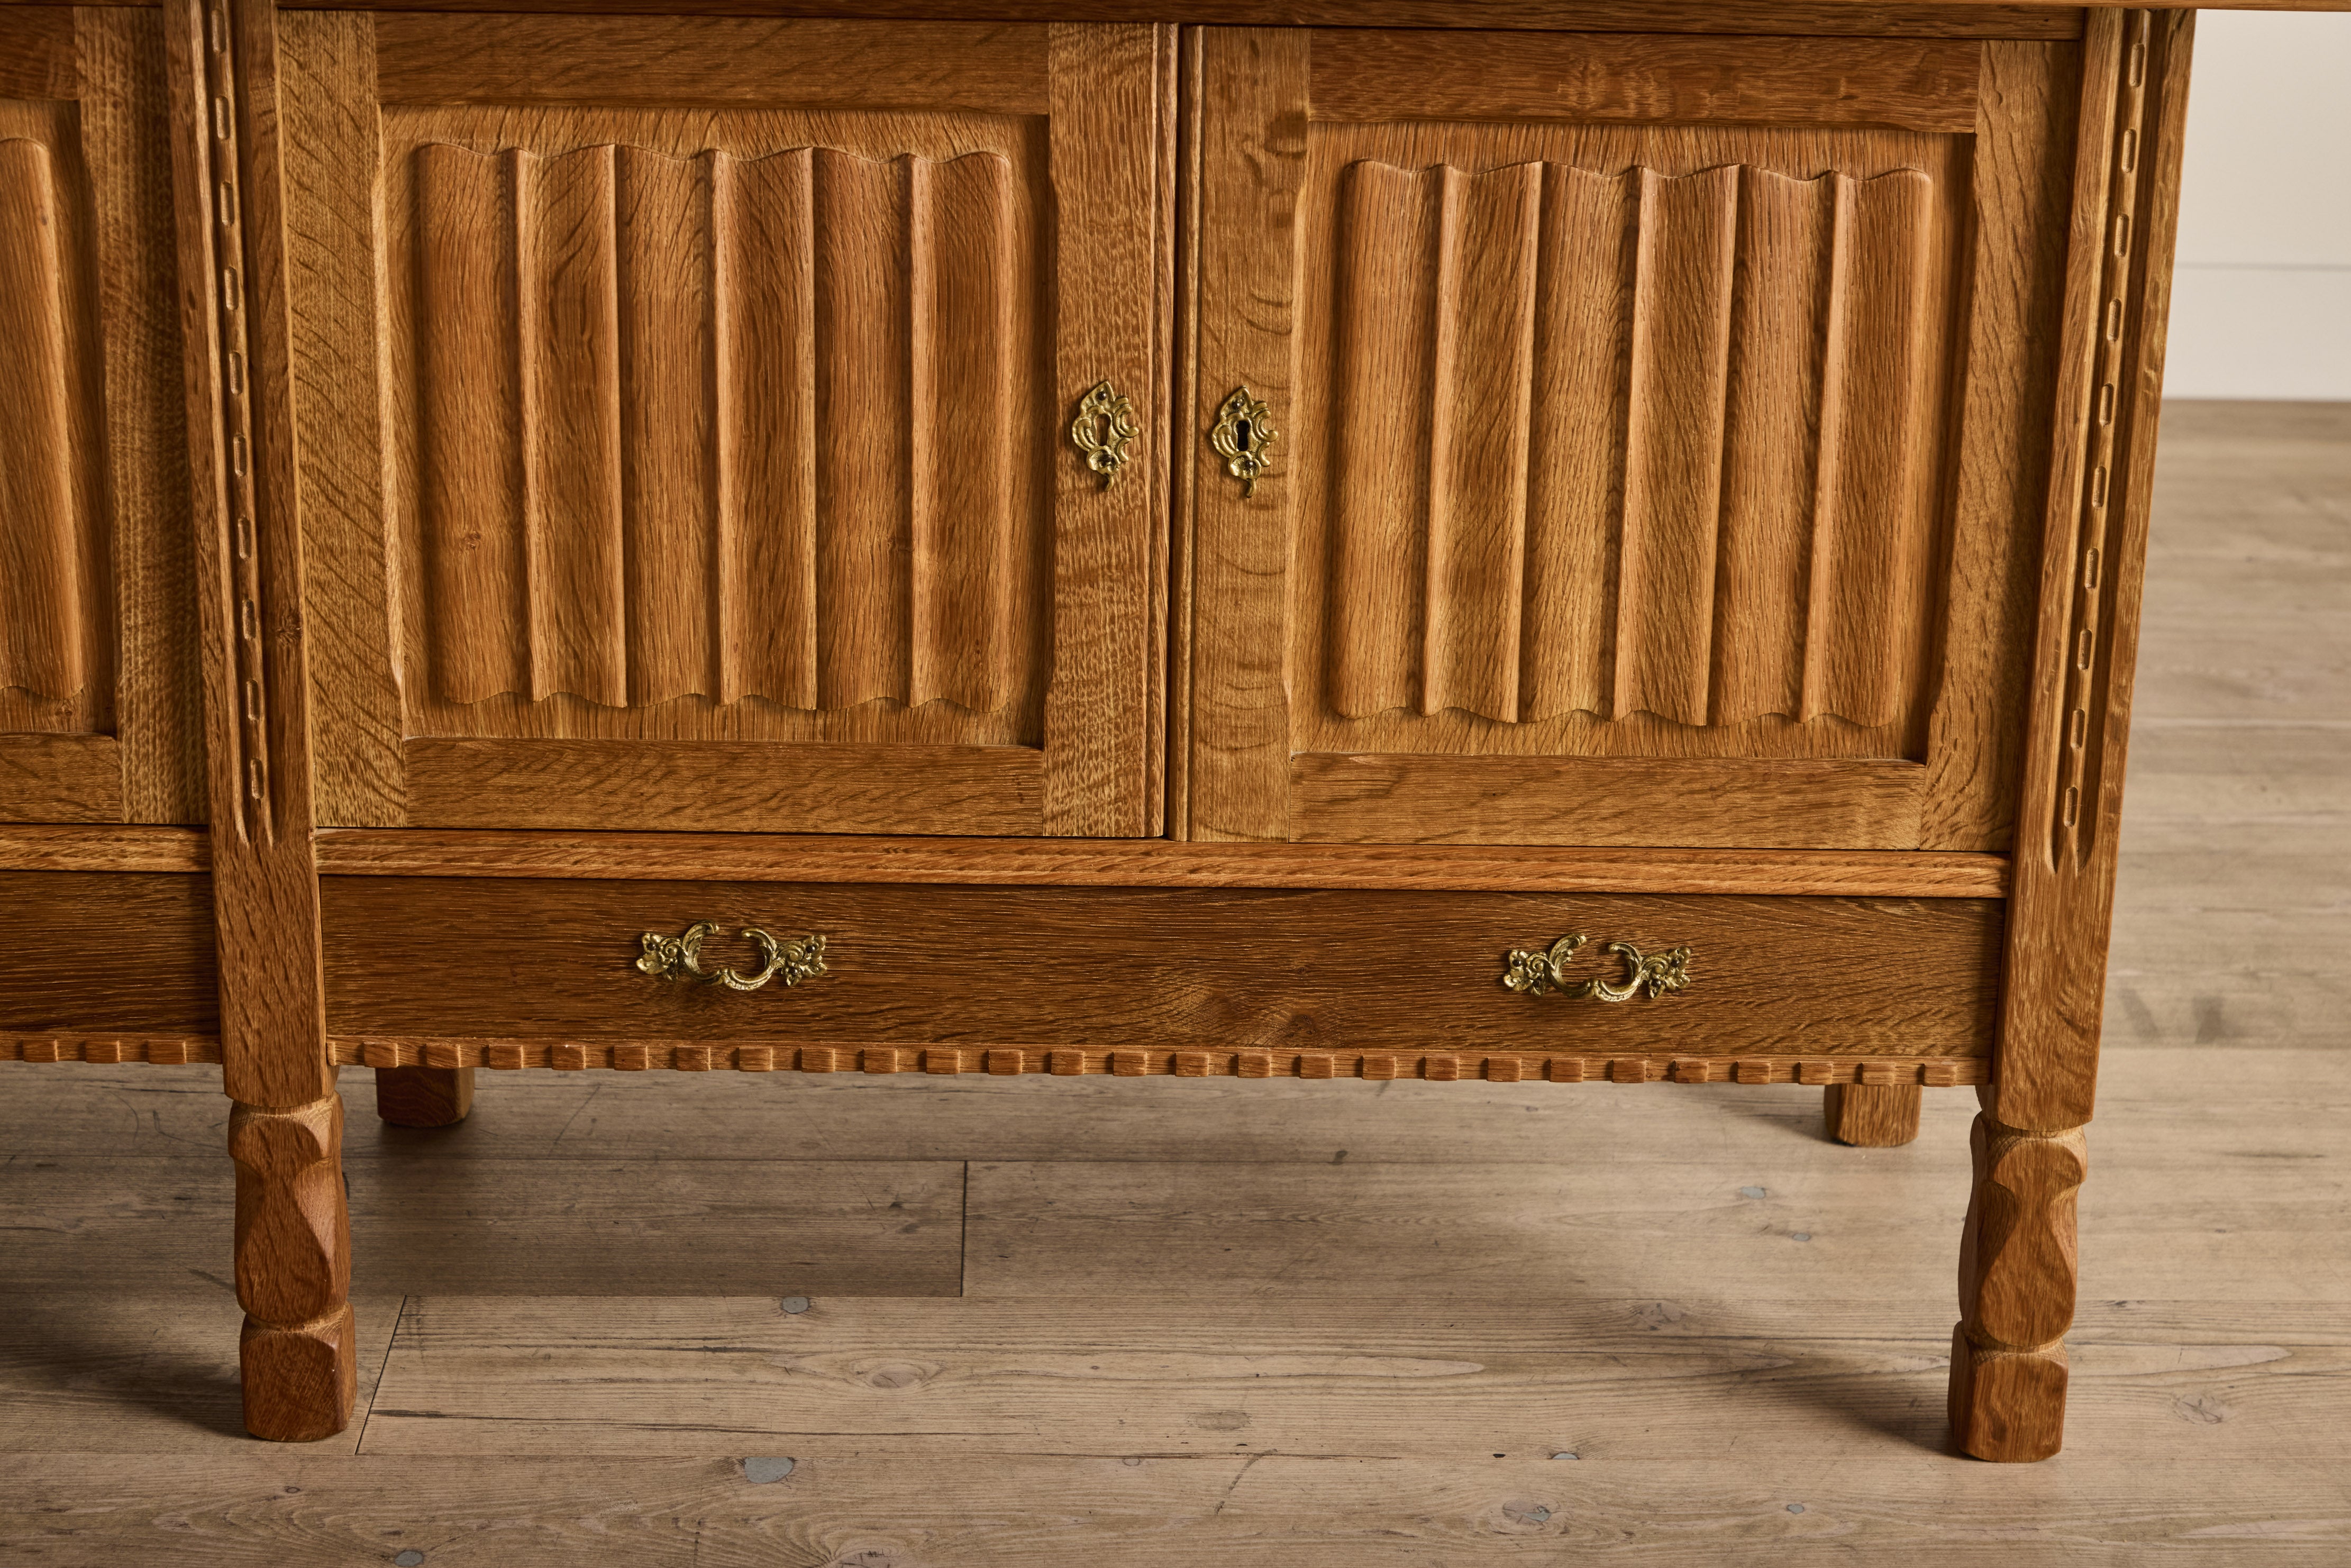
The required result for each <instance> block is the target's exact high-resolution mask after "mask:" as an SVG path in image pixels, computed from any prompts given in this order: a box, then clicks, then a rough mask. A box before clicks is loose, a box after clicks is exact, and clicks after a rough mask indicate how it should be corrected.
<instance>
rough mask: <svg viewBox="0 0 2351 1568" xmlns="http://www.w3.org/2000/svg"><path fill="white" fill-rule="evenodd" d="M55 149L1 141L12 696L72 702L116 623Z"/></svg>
mask: <svg viewBox="0 0 2351 1568" xmlns="http://www.w3.org/2000/svg"><path fill="white" fill-rule="evenodd" d="M64 183H65V181H64V177H62V176H61V173H60V172H59V171H58V170H57V169H56V168H55V167H54V155H53V154H52V152H51V151H50V149H49V148H48V147H47V146H45V145H43V144H42V143H41V142H39V141H33V140H30V139H28V138H21V137H18V138H9V139H6V140H0V387H5V388H6V389H7V412H6V413H5V415H4V416H0V691H5V690H8V689H9V688H19V689H21V690H23V691H25V692H28V693H30V694H32V695H34V696H36V697H38V698H46V699H48V700H50V701H52V702H62V701H64V700H65V699H68V698H71V697H73V696H74V695H76V694H78V693H79V692H81V691H83V690H84V688H86V687H87V686H89V685H90V683H91V681H92V680H93V679H94V678H97V677H98V676H99V675H100V674H102V672H101V671H99V670H98V669H96V668H94V667H93V659H92V656H91V655H92V648H91V643H92V642H93V640H94V638H93V632H95V631H96V630H97V629H98V626H99V622H103V620H104V619H105V617H106V614H107V609H106V606H105V605H104V604H103V603H102V602H101V601H99V594H100V593H101V592H102V591H103V587H104V585H103V582H102V580H99V575H98V573H97V572H95V571H93V570H92V568H93V566H95V565H96V564H97V562H96V560H95V559H93V554H92V550H91V542H92V541H90V540H89V539H88V538H85V535H86V534H87V532H88V531H89V529H91V528H95V527H97V526H98V519H97V518H96V517H93V516H91V515H90V509H89V507H87V505H86V504H85V503H86V500H87V497H86V494H85V489H86V486H85V485H84V483H83V479H82V476H81V475H80V474H79V472H78V470H79V468H80V466H81V465H85V464H88V463H89V462H90V461H91V460H92V458H93V454H92V453H91V452H89V450H88V447H87V444H86V443H85V442H81V441H78V440H77V433H76V430H75V424H76V420H75V417H74V414H75V403H76V401H77V398H78V385H77V383H78V376H77V375H76V372H75V364H74V355H75V338H76V336H77V334H76V333H75V331H74V323H73V310H74V306H73V294H74V291H73V288H72V286H71V284H72V279H71V270H70V269H71V268H72V267H73V265H74V260H73V257H72V256H71V254H70V248H69V247H70V246H72V243H73V235H74V230H75V222H74V216H73V214H72V213H71V211H70V208H69V205H68V202H67V201H66V200H65V199H64V193H63V190H62V189H61V187H62V186H63V185H64Z"/></svg>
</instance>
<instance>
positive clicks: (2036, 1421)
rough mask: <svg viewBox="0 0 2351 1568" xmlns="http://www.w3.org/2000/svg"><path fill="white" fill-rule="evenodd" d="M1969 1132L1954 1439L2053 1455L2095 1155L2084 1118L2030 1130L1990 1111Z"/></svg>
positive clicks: (1954, 1362) (1967, 1446)
mask: <svg viewBox="0 0 2351 1568" xmlns="http://www.w3.org/2000/svg"><path fill="white" fill-rule="evenodd" d="M1984 1098H1985V1099H1986V1101H1987V1103H1989V1101H1990V1099H1991V1091H1990V1090H1987V1091H1985V1092H1984ZM1970 1136H1971V1142H1970V1148H1971V1149H1972V1150H1973V1153H1974V1157H1975V1186H1974V1190H1973V1194H1972V1196H1971V1197H1970V1199H1969V1203H1968V1218H1967V1226H1966V1228H1965V1230H1964V1232H1963V1234H1962V1239H1961V1241H1960V1247H1959V1326H1958V1327H1957V1328H1955V1329H1954V1330H1952V1332H1951V1394H1950V1409H1951V1436H1952V1438H1953V1440H1954V1441H1956V1442H1957V1443H1958V1444H1959V1447H1960V1448H1962V1449H1964V1450H1965V1451H1966V1452H1968V1453H1970V1454H1973V1455H1974V1456H1975V1457H1976V1458H1980V1459H1998V1460H2004V1461H2012V1462H2013V1461H2030V1460H2034V1459H2045V1458H2048V1457H2049V1456H2051V1455H2052V1454H2054V1453H2056V1452H2057V1450H2058V1449H2059V1448H2061V1447H2063V1446H2064V1436H2065V1385H2066V1381H2067V1368H2066V1361H2065V1346H2064V1335H2065V1331H2066V1329H2067V1328H2068V1327H2070V1326H2071V1325H2072V1323H2073V1321H2074V1278H2075V1274H2076V1271H2077V1269H2078V1262H2077V1258H2076V1248H2075V1241H2074V1195H2075V1192H2076V1190H2077V1189H2078V1188H2079V1187H2080V1186H2081V1185H2082V1178H2083V1176H2085V1174H2086V1172H2087V1158H2088V1156H2087V1155H2086V1154H2085V1148H2084V1145H2083V1138H2082V1131H2081V1129H2080V1128H2078V1127H2077V1128H2074V1129H2072V1130H2071V1131H2068V1132H2064V1133H2059V1134H2054V1135H2045V1134H2038V1133H2027V1132H2021V1131H2019V1130H2018V1129H2016V1128H2014V1127H2006V1126H2002V1125H2001V1124H1999V1123H1997V1122H1995V1121H1993V1120H1992V1118H1991V1115H1990V1114H1989V1113H1986V1114H1984V1115H1980V1116H1978V1117H1977V1118H1976V1123H1975V1128H1974V1131H1973V1133H1972V1134H1971V1135H1970Z"/></svg>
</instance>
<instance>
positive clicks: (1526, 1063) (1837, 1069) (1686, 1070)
mask: <svg viewBox="0 0 2351 1568" xmlns="http://www.w3.org/2000/svg"><path fill="white" fill-rule="evenodd" d="M329 1050H330V1051H331V1052H332V1055H333V1059H334V1061H335V1063H336V1065H338V1066H340V1067H377V1068H386V1067H442V1068H449V1067H488V1068H493V1069H496V1070H500V1071H518V1070H520V1069H523V1068H530V1067H543V1068H552V1069H555V1070H557V1071H588V1070H590V1069H608V1070H612V1071H622V1072H636V1071H653V1070H655V1069H667V1070H670V1071H679V1072H710V1071H737V1072H790V1071H800V1072H863V1073H870V1074H875V1075H888V1074H892V1073H899V1072H919V1073H925V1074H932V1075H939V1076H945V1075H949V1074H956V1073H964V1072H975V1073H987V1074H989V1075H991V1076H996V1077H1011V1076H1014V1075H1016V1074H1020V1073H1030V1072H1043V1073H1050V1074H1051V1075H1053V1076H1056V1077H1065V1078H1066V1077H1076V1076H1080V1075H1101V1074H1108V1075H1110V1076H1113V1077H1118V1078H1158V1077H1176V1078H1305V1079H1339V1078H1368V1079H1374V1080H1384V1079H1391V1078H1417V1079H1422V1080H1426V1081H1427V1082H1440V1083H1443V1082H1461V1081H1465V1080H1484V1081H1486V1082H1495V1083H1522V1082H1538V1081H1541V1082H1552V1083H1807V1084H1828V1083H1916V1084H1924V1085H1926V1086H1928V1087H1930V1088H1958V1087H1960V1086H1963V1085H1969V1084H1976V1083H1984V1082H1990V1081H1991V1061H1990V1059H1989V1058H1988V1057H1981V1056H1852V1055H1846V1056H1830V1055H1820V1056H1806V1057H1792V1056H1740V1055H1736V1054H1727V1055H1721V1056H1695V1055H1689V1054H1687V1053H1685V1054H1678V1055H1669V1056H1668V1055H1654V1054H1653V1055H1624V1056H1595V1055H1581V1056H1569V1055H1563V1054H1562V1055H1553V1054H1548V1053H1544V1052H1538V1051H1262V1050H1252V1049H1248V1048H1232V1049H1227V1050H1221V1051H1173V1050H1165V1051H1108V1050H1099V1049H1094V1050H1087V1049H1080V1048H1076V1047H1071V1048H1068V1049H1058V1050H1057V1049H1050V1048H1044V1047H1038V1046H1027V1047H1020V1046H1004V1047H994V1046H976V1045H962V1046H936V1045H904V1046H875V1045H862V1046H861V1045H798V1046H795V1045H776V1044H772V1043H768V1042H764V1041H762V1042H757V1043H745V1044H741V1045H734V1044H727V1043H725V1042H692V1043H676V1044H673V1043H668V1042H664V1041H658V1040H548V1039H505V1040H488V1039H485V1040H420V1039H393V1038H386V1037H379V1036H338V1037H335V1038H334V1039H332V1040H329Z"/></svg>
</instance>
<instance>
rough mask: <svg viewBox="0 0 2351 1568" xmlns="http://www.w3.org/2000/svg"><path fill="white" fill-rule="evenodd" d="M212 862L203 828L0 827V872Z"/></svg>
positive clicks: (165, 867)
mask: <svg viewBox="0 0 2351 1568" xmlns="http://www.w3.org/2000/svg"><path fill="white" fill-rule="evenodd" d="M211 865H212V841H211V840H210V839H209V838H208V837H207V836H206V835H205V833H204V830H203V829H201V828H152V827H119V826H111V825H110V826H105V827H84V826H65V825H42V826H33V825H23V826H6V827H0V871H107V872H200V871H205V870H208V869H210V867H211Z"/></svg>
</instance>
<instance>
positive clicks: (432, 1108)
mask: <svg viewBox="0 0 2351 1568" xmlns="http://www.w3.org/2000/svg"><path fill="white" fill-rule="evenodd" d="M473 1109H474V1070H473V1069H472V1068H470V1067H379V1068H377V1069H376V1070H375V1113H376V1114H377V1115H378V1116H381V1118H383V1120H385V1121H387V1122H389V1123H391V1124H392V1125H393V1126H395V1127H454V1126H455V1125H456V1124H458V1123H460V1122H462V1121H464V1120H465V1117H466V1116H467V1114H468V1113H471V1112H472V1111H473Z"/></svg>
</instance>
